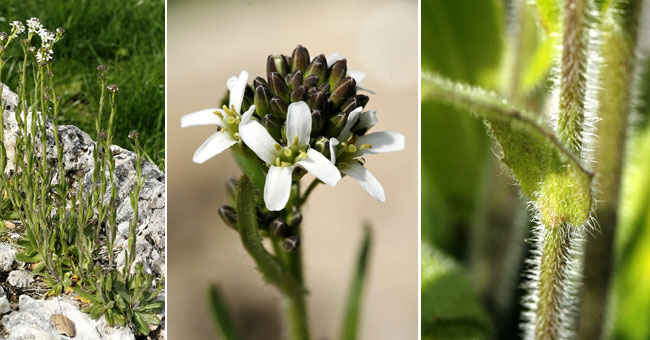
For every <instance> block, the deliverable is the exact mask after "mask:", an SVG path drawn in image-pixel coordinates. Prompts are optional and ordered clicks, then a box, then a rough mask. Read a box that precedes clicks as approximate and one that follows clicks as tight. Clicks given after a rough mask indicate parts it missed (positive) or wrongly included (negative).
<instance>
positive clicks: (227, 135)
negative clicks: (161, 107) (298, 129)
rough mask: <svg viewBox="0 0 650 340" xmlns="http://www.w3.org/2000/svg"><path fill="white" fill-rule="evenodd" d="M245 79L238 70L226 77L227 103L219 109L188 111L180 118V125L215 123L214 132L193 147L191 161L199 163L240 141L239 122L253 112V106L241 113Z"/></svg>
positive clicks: (246, 79)
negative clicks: (228, 96)
mask: <svg viewBox="0 0 650 340" xmlns="http://www.w3.org/2000/svg"><path fill="white" fill-rule="evenodd" d="M247 82H248V72H246V71H241V73H240V74H239V77H236V76H235V77H230V78H229V79H228V81H227V83H226V85H227V86H228V90H229V91H230V102H229V104H230V106H229V107H226V106H225V105H224V106H223V108H221V109H218V108H210V109H205V110H200V111H197V112H192V113H188V114H186V115H184V116H183V117H181V127H182V128H186V127H190V126H201V125H216V126H217V132H215V133H213V134H212V135H211V136H210V137H208V139H206V140H205V142H204V143H203V144H202V145H201V146H199V148H198V149H196V152H195V153H194V157H193V158H192V160H193V161H194V162H195V163H198V164H202V163H204V162H206V161H207V160H209V159H210V158H212V157H214V156H216V155H218V154H220V153H221V152H223V151H224V150H226V149H228V148H230V147H231V146H233V145H234V144H236V143H239V142H240V138H239V128H240V125H241V124H242V122H243V121H245V120H247V119H250V117H251V115H252V114H253V112H255V105H251V107H250V108H249V109H248V111H246V112H245V113H243V114H242V112H241V108H242V102H243V100H244V93H245V91H246V83H247Z"/></svg>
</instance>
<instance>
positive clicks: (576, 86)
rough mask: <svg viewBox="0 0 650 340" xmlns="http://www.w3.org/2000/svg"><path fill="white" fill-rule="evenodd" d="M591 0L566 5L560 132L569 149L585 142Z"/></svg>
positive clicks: (573, 148)
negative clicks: (589, 3) (587, 3)
mask: <svg viewBox="0 0 650 340" xmlns="http://www.w3.org/2000/svg"><path fill="white" fill-rule="evenodd" d="M586 1H587V0H567V1H566V2H565V7H564V34H563V42H562V66H561V71H560V105H559V112H558V123H557V125H558V126H557V132H558V136H559V138H560V140H562V141H563V142H564V143H565V144H566V145H567V146H568V147H569V149H571V150H573V151H578V150H579V149H580V146H581V144H582V132H583V123H584V119H585V112H584V110H585V106H584V97H585V92H586V87H587V79H586V67H587V30H588V27H587V17H586V3H585V2H586Z"/></svg>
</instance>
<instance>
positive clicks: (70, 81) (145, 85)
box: [0, 0, 165, 169]
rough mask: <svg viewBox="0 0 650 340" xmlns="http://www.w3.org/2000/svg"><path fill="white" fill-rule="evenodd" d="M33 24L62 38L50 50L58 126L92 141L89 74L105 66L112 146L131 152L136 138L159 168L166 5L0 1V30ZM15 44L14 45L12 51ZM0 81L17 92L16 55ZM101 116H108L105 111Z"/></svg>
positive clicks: (94, 95) (93, 91)
mask: <svg viewBox="0 0 650 340" xmlns="http://www.w3.org/2000/svg"><path fill="white" fill-rule="evenodd" d="M30 17H38V18H40V19H41V22H42V23H43V25H44V26H45V27H46V28H48V29H50V30H54V29H56V28H57V27H63V28H65V29H66V31H67V35H66V37H65V38H64V39H63V40H62V41H61V42H59V43H58V44H57V45H56V46H55V48H54V52H55V54H54V58H55V60H56V62H55V63H54V66H53V69H54V73H55V87H56V91H57V93H58V94H60V95H61V96H62V98H63V104H62V105H61V115H60V117H59V120H58V121H59V124H73V125H76V126H78V127H80V128H81V129H82V130H84V131H86V132H88V133H89V134H90V135H91V136H92V137H93V138H95V137H96V136H95V134H96V133H95V123H94V119H95V115H96V112H97V110H98V106H99V94H100V89H99V85H98V81H97V76H96V75H97V71H96V68H97V66H98V65H99V64H104V65H106V66H107V67H108V74H109V79H110V80H109V83H115V84H117V85H118V86H119V89H120V91H119V94H118V113H117V117H116V122H115V139H114V143H115V144H117V145H119V146H122V147H124V148H129V149H130V148H131V145H130V143H129V142H128V133H129V131H131V130H134V129H135V130H138V131H139V132H140V140H141V143H142V146H143V149H144V151H145V153H146V154H147V156H148V157H150V158H151V160H153V161H154V163H156V164H157V165H158V166H159V167H160V168H161V169H164V163H165V158H164V157H165V2H164V1H163V0H139V1H117V0H106V1H97V0H75V1H63V0H61V1H37V0H3V1H0V31H6V32H8V31H9V30H10V27H9V23H10V22H11V21H13V20H21V21H23V22H25V20H27V19H29V18H30ZM18 45H19V44H14V47H13V48H14V49H18V48H19V47H18ZM15 52H16V53H10V54H9V56H10V58H11V57H13V59H10V63H9V64H8V65H7V66H6V68H5V72H4V74H3V76H2V79H3V82H5V83H6V84H8V85H9V86H10V87H12V88H13V89H15V88H16V86H17V80H18V73H17V72H16V71H17V69H18V60H17V59H16V57H18V56H19V55H21V53H19V51H18V50H16V51H15ZM104 117H105V118H107V117H108V114H107V112H106V111H105V112H104Z"/></svg>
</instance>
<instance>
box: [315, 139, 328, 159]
mask: <svg viewBox="0 0 650 340" xmlns="http://www.w3.org/2000/svg"><path fill="white" fill-rule="evenodd" d="M313 146H314V150H316V151H318V152H320V153H322V154H323V156H325V157H327V158H328V159H329V158H330V140H329V139H328V138H327V137H324V136H321V137H318V138H316V140H315V141H314V144H313Z"/></svg>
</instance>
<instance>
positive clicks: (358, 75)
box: [327, 53, 376, 94]
mask: <svg viewBox="0 0 650 340" xmlns="http://www.w3.org/2000/svg"><path fill="white" fill-rule="evenodd" d="M342 59H343V56H341V55H340V54H337V53H332V54H330V55H329V56H328V57H327V68H330V67H332V64H334V63H335V62H337V61H339V60H342ZM348 76H350V77H352V78H354V81H355V82H356V83H357V86H356V87H357V90H360V91H366V92H369V93H372V94H376V93H375V91H372V90H369V89H367V88H365V87H362V86H361V85H359V84H361V82H362V81H363V80H364V79H366V73H365V72H363V71H350V70H348Z"/></svg>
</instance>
